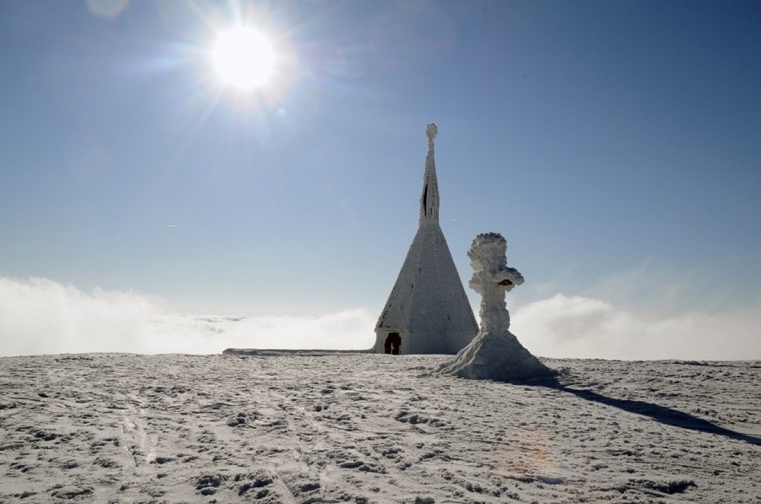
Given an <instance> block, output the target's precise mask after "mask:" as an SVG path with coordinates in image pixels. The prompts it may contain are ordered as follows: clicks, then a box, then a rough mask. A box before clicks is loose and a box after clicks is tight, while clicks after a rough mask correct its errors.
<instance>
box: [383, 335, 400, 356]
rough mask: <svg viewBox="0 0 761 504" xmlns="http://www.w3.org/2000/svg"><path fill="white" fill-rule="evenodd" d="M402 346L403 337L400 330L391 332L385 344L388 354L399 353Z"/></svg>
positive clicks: (384, 347)
mask: <svg viewBox="0 0 761 504" xmlns="http://www.w3.org/2000/svg"><path fill="white" fill-rule="evenodd" d="M401 346H402V337H401V336H400V335H399V333H398V332H396V331H394V332H390V333H388V336H387V337H386V341H385V343H384V344H383V349H384V350H385V352H386V353H387V354H393V355H399V353H400V348H401Z"/></svg>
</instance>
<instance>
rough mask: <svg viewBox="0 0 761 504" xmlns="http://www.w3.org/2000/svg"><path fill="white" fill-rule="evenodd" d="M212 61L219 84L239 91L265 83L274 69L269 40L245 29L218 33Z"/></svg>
mask: <svg viewBox="0 0 761 504" xmlns="http://www.w3.org/2000/svg"><path fill="white" fill-rule="evenodd" d="M212 59H213V61H214V68H215V69H216V71H217V76H218V77H219V78H220V79H221V80H222V82H224V83H225V84H227V85H230V86H233V87H236V88H238V89H242V90H250V89H254V88H257V87H261V86H263V85H265V84H267V83H268V82H269V80H270V78H271V77H272V73H273V71H274V68H275V52H274V51H273V49H272V44H271V43H270V41H269V40H268V39H267V38H266V37H265V36H264V35H263V34H261V33H260V32H258V31H256V30H254V29H252V28H246V27H237V28H231V29H229V30H227V31H224V32H222V33H220V35H219V39H217V42H216V44H215V45H214V50H213V52H212Z"/></svg>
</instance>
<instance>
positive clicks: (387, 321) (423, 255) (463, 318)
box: [373, 124, 478, 354]
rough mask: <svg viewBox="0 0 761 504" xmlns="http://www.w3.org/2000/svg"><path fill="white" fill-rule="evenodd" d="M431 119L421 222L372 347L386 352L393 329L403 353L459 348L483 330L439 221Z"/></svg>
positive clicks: (436, 351) (444, 352)
mask: <svg viewBox="0 0 761 504" xmlns="http://www.w3.org/2000/svg"><path fill="white" fill-rule="evenodd" d="M437 132H438V129H437V128H436V125H435V124H429V125H428V128H427V129H426V136H427V137H428V155H427V157H426V159H425V173H424V175H423V192H422V194H421V196H420V222H419V227H418V231H417V234H416V235H415V238H414V239H413V240H412V245H410V250H409V251H408V252H407V258H406V259H405V260H404V264H403V265H402V270H401V271H400V272H399V277H398V278H397V279H396V283H395V284H394V288H393V289H392V290H391V294H390V295H389V297H388V301H386V306H385V307H384V308H383V312H382V313H381V316H380V317H379V318H378V323H377V324H376V326H375V334H376V342H375V346H374V347H373V350H374V351H375V352H379V353H382V352H383V351H384V344H385V342H386V339H388V337H389V334H390V333H392V332H398V333H399V334H400V336H401V352H400V353H402V354H430V353H441V354H456V353H457V352H458V351H460V350H461V349H462V348H464V347H465V345H467V344H468V343H469V342H470V341H471V340H472V339H473V337H474V336H475V335H476V333H477V332H478V324H477V323H476V319H475V317H474V316H473V310H471V308H470V303H469V302H468V297H467V296H466V294H465V289H464V288H463V286H462V282H461V281H460V276H459V275H458V273H457V268H456V267H455V264H454V261H453V260H452V254H451V253H450V252H449V247H448V246H447V241H446V239H445V238H444V233H443V232H442V231H441V227H440V226H439V187H438V183H437V181H436V161H435V159H434V149H433V141H434V139H435V138H436V133H437Z"/></svg>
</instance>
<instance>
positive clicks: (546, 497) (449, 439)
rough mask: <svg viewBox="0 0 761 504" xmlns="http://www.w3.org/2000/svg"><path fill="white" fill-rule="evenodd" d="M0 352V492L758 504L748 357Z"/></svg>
mask: <svg viewBox="0 0 761 504" xmlns="http://www.w3.org/2000/svg"><path fill="white" fill-rule="evenodd" d="M448 359H449V357H446V356H436V355H402V356H399V357H397V356H386V355H377V354H359V353H357V354H348V353H332V354H325V355H304V354H283V355H278V356H261V355H259V356H251V357H241V356H231V355H205V356H202V355H197V356H190V355H150V356H149V355H132V354H89V355H48V356H34V357H4V358H0V390H2V395H0V475H1V476H0V502H30V503H48V502H59V501H60V502H63V501H73V502H114V503H118V502H124V503H126V502H166V503H180V502H202V501H203V502H208V501H210V500H211V499H215V500H216V501H217V502H246V501H254V502H261V503H262V504H275V503H282V502H301V503H304V502H365V503H388V502H410V503H412V502H429V503H430V502H432V503H444V502H463V503H468V502H483V503H504V502H532V501H534V502H542V503H545V502H546V503H550V502H554V503H577V502H612V503H616V502H618V503H624V502H666V503H675V502H696V503H705V504H709V503H710V504H714V503H717V502H728V503H729V502H731V503H748V504H750V503H758V502H759V500H761V411H760V410H759V404H761V390H759V388H758V383H761V363H758V362H726V363H721V362H675V361H638V362H626V361H623V362H622V361H603V360H576V359H564V360H559V359H543V363H544V364H545V365H547V366H548V367H549V368H552V369H556V370H558V371H560V373H559V374H558V375H557V376H556V377H555V378H548V379H542V380H534V381H530V382H526V383H523V384H520V385H513V384H507V383H500V382H496V381H488V380H487V381H474V380H461V379H457V378H454V377H447V376H443V377H442V376H435V374H434V370H435V369H437V368H438V367H439V366H440V365H441V364H443V363H444V362H445V361H447V360H448Z"/></svg>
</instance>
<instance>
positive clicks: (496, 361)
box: [441, 233, 551, 381]
mask: <svg viewBox="0 0 761 504" xmlns="http://www.w3.org/2000/svg"><path fill="white" fill-rule="evenodd" d="M506 251H507V243H506V241H505V239H504V238H503V237H502V235H500V234H499V233H484V234H480V235H478V236H476V238H475V240H473V245H472V246H471V247H470V250H468V257H470V261H471V266H473V277H472V278H471V280H470V283H469V285H470V287H471V288H472V289H473V290H475V291H476V292H478V293H479V294H481V309H480V316H481V330H480V331H479V332H478V335H477V336H476V337H475V338H474V339H473V341H471V342H470V344H468V346H466V347H465V348H463V349H462V351H460V352H459V353H458V354H457V356H456V357H455V358H454V360H453V361H452V362H450V363H448V364H445V365H444V366H443V367H442V369H441V371H442V372H443V373H446V374H452V375H455V376H459V377H461V378H470V379H476V380H497V381H518V380H527V379H530V378H535V377H539V376H546V375H549V374H551V370H550V369H549V368H547V367H546V366H545V365H544V364H542V363H541V362H540V361H539V359H537V358H536V357H534V356H533V355H532V354H531V353H530V352H529V351H528V350H526V349H525V348H524V347H523V345H521V344H520V342H519V341H518V338H516V337H515V335H513V334H512V333H511V332H510V331H509V330H508V329H509V328H510V313H509V312H508V311H507V307H506V305H505V293H506V292H508V291H510V290H512V289H513V287H515V286H516V285H520V284H522V283H523V275H521V274H520V273H519V272H518V270H516V269H515V268H510V267H508V266H507V258H506V255H505V252H506Z"/></svg>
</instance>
